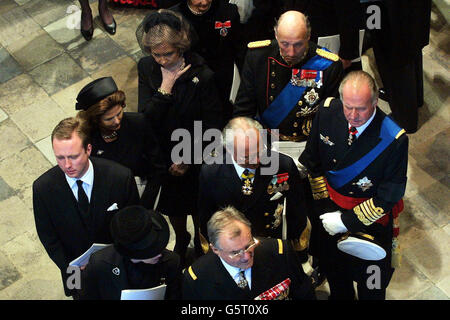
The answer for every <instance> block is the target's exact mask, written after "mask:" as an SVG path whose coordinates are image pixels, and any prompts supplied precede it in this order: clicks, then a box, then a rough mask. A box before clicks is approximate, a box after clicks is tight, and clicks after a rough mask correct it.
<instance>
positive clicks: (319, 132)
mask: <svg viewBox="0 0 450 320" xmlns="http://www.w3.org/2000/svg"><path fill="white" fill-rule="evenodd" d="M339 92H340V95H341V100H339V99H333V98H328V99H326V100H325V101H324V103H322V104H321V105H320V107H319V112H318V113H317V116H316V118H315V119H314V123H313V126H312V130H311V135H310V136H309V138H308V142H307V145H306V149H305V151H304V152H303V153H302V155H301V157H300V161H301V162H302V163H303V164H304V165H305V166H306V168H307V169H308V172H309V174H310V175H309V179H310V183H311V189H312V191H313V196H314V199H315V211H316V212H315V218H314V219H311V224H312V231H311V240H310V241H311V244H310V252H311V254H312V255H313V256H315V257H318V258H319V266H320V269H321V270H322V271H324V272H325V274H326V276H327V279H328V283H329V285H330V291H331V295H330V299H354V294H355V293H354V290H353V281H356V282H357V283H358V298H359V299H360V300H361V299H384V298H385V294H386V288H387V286H388V284H389V281H390V279H391V277H392V274H393V271H394V267H395V266H396V265H397V262H398V260H397V258H398V255H397V253H398V243H397V240H396V236H397V235H398V230H399V229H398V214H399V213H400V211H401V210H402V209H403V202H402V197H403V195H404V192H405V188H406V171H407V161H408V137H407V136H406V134H405V131H404V130H403V129H401V128H400V127H399V126H398V125H397V124H396V123H395V122H394V121H393V120H391V118H390V117H388V116H386V115H385V114H384V113H383V112H382V111H381V110H380V109H378V108H377V102H378V90H377V88H376V84H375V82H374V80H373V78H372V77H371V76H370V75H369V74H367V73H366V72H364V71H355V72H351V73H349V74H348V75H347V76H346V77H345V78H344V80H343V81H342V83H341V85H340V88H339ZM311 216H312V215H310V218H311ZM349 234H350V235H351V236H354V238H360V239H358V240H356V242H358V244H357V245H356V246H355V249H354V250H350V251H345V250H344V246H343V244H345V242H344V241H343V239H345V238H346V236H347V235H349ZM343 235H346V236H344V237H343ZM368 239H370V240H368ZM345 241H348V240H345ZM338 246H339V249H341V250H342V251H341V250H339V249H338ZM368 248H370V249H368ZM369 250H371V251H369ZM372 250H374V251H373V252H374V254H372V253H371V252H372ZM373 272H375V273H376V274H375V275H374V274H373ZM371 276H375V278H371ZM374 279H375V280H376V281H375V283H372V282H371V281H372V280H374Z"/></svg>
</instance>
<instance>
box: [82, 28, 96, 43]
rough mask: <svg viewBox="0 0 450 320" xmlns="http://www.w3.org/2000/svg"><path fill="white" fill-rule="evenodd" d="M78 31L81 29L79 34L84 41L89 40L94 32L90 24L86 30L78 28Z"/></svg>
mask: <svg viewBox="0 0 450 320" xmlns="http://www.w3.org/2000/svg"><path fill="white" fill-rule="evenodd" d="M80 31H81V35H82V36H83V38H84V39H86V41H89V40H91V39H92V35H93V34H94V26H92V27H91V28H90V29H88V30H83V29H81V28H80Z"/></svg>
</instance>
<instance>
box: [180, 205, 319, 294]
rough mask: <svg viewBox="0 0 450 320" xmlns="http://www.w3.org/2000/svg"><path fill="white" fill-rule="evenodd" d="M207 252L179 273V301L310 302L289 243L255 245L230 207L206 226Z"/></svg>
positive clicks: (249, 229)
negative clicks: (180, 299) (268, 300)
mask: <svg viewBox="0 0 450 320" xmlns="http://www.w3.org/2000/svg"><path fill="white" fill-rule="evenodd" d="M208 237H209V239H210V244H209V246H210V247H211V250H209V251H208V253H207V254H206V255H204V256H202V257H200V258H199V259H197V260H196V261H195V262H194V264H193V265H192V266H190V267H189V268H187V269H186V270H185V272H184V279H183V285H182V291H183V293H182V298H183V299H184V300H252V299H255V300H266V299H270V300H284V299H291V300H315V299H316V297H315V294H314V290H313V289H312V286H311V280H310V279H309V277H308V276H307V275H306V274H305V272H304V271H303V268H302V265H301V264H300V261H299V260H298V259H297V255H296V254H295V253H294V252H293V250H292V247H291V245H290V242H288V241H284V240H281V239H258V238H255V237H254V236H253V233H252V225H251V222H250V221H248V219H246V218H245V217H244V215H243V214H242V213H241V212H239V211H238V210H236V209H235V208H233V207H226V208H224V209H222V210H220V211H218V212H216V213H215V214H214V215H213V216H212V217H211V219H209V221H208Z"/></svg>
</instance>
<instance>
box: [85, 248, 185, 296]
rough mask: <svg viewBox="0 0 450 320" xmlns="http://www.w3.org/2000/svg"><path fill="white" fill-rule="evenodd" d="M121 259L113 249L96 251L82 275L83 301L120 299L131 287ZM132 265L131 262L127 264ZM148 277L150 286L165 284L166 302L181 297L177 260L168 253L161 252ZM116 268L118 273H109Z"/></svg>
mask: <svg viewBox="0 0 450 320" xmlns="http://www.w3.org/2000/svg"><path fill="white" fill-rule="evenodd" d="M124 259H126V258H124V257H123V256H122V255H120V254H119V253H118V252H117V251H116V249H115V248H114V246H110V247H107V248H105V249H102V250H99V251H97V252H95V253H93V254H92V255H91V257H90V258H89V263H88V265H87V266H86V269H85V270H84V271H83V272H82V279H83V280H82V286H81V290H82V294H81V298H82V299H87V300H120V296H121V293H122V290H126V289H135V288H131V287H130V284H129V280H128V274H127V268H126V266H125V262H124ZM130 263H131V262H130ZM152 267H154V268H153V269H152V272H151V274H148V277H149V278H150V279H151V280H149V282H151V283H153V284H152V287H156V286H159V285H161V284H163V283H165V284H167V288H166V295H165V299H170V300H173V299H179V298H180V297H181V275H182V274H181V268H180V267H181V266H180V257H179V256H178V255H177V254H176V253H174V252H171V251H169V250H164V251H163V256H162V257H161V258H160V261H159V262H158V263H157V264H155V265H153V266H152ZM114 269H118V270H119V274H117V273H113V272H112V270H114Z"/></svg>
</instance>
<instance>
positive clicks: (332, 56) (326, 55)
mask: <svg viewBox="0 0 450 320" xmlns="http://www.w3.org/2000/svg"><path fill="white" fill-rule="evenodd" d="M316 53H317V54H318V55H319V56H321V57H324V58H325V59H328V60H331V61H339V56H338V55H337V54H335V53H333V52H328V51H325V50H323V49H317V50H316Z"/></svg>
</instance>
